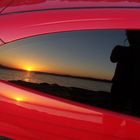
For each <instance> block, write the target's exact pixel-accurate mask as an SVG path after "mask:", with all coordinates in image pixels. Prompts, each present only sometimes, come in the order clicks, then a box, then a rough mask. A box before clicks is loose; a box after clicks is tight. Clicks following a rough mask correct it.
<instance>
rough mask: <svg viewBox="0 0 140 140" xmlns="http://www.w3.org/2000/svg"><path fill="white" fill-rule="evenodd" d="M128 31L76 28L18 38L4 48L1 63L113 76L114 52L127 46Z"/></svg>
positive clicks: (43, 69) (97, 75)
mask: <svg viewBox="0 0 140 140" xmlns="http://www.w3.org/2000/svg"><path fill="white" fill-rule="evenodd" d="M125 38H126V36H125V32H124V31H113V30H112V31H74V32H68V33H67V32H65V33H56V34H48V35H40V36H36V37H31V38H28V39H22V40H18V41H15V42H12V43H9V44H7V45H4V46H2V47H1V48H0V64H1V65H5V66H8V67H13V68H17V69H23V70H28V71H41V72H49V73H57V74H67V75H74V76H84V77H92V78H100V79H111V78H112V76H113V73H114V70H115V64H112V63H111V62H110V54H111V51H112V49H113V48H114V47H115V46H116V45H124V40H125Z"/></svg>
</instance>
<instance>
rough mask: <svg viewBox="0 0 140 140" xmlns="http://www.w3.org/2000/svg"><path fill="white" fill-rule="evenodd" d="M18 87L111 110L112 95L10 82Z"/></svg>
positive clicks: (72, 88)
mask: <svg viewBox="0 0 140 140" xmlns="http://www.w3.org/2000/svg"><path fill="white" fill-rule="evenodd" d="M9 82H11V83H14V84H16V85H20V86H23V87H27V88H30V89H34V90H37V91H41V92H43V93H46V94H49V95H53V96H57V97H61V98H64V99H68V100H72V101H76V102H79V103H83V104H87V105H91V106H97V107H102V108H107V109H110V93H109V92H104V91H92V90H87V89H82V88H76V87H64V86H60V85H57V84H48V83H31V82H25V81H21V80H17V81H9Z"/></svg>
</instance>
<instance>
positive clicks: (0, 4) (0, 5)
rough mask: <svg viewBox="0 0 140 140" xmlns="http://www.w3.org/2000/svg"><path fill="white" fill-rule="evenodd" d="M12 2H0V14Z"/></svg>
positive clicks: (4, 0)
mask: <svg viewBox="0 0 140 140" xmlns="http://www.w3.org/2000/svg"><path fill="white" fill-rule="evenodd" d="M11 1H12V0H0V13H1V12H2V11H3V10H4V9H5V8H6V7H7V6H8V5H9V4H11Z"/></svg>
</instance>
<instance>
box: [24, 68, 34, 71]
mask: <svg viewBox="0 0 140 140" xmlns="http://www.w3.org/2000/svg"><path fill="white" fill-rule="evenodd" d="M25 70H26V71H29V72H30V71H33V69H32V68H31V67H26V68H25Z"/></svg>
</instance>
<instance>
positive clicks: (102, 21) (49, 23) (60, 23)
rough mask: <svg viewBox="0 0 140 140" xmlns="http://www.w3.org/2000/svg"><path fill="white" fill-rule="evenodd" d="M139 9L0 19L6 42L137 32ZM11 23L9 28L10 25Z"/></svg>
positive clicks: (43, 13)
mask: <svg viewBox="0 0 140 140" xmlns="http://www.w3.org/2000/svg"><path fill="white" fill-rule="evenodd" d="M139 15H140V9H89V10H84V9H82V10H52V11H40V12H29V13H28V12H27V13H20V14H9V15H5V16H4V15H3V16H0V21H1V22H0V31H1V32H0V37H1V39H2V40H3V41H5V42H10V41H13V40H17V39H21V38H25V37H29V36H34V35H39V34H45V33H53V32H62V31H72V30H88V29H126V28H127V29H140V16H139ZM9 23H10V24H9Z"/></svg>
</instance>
